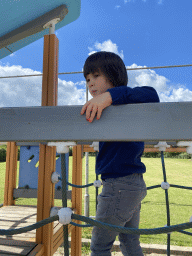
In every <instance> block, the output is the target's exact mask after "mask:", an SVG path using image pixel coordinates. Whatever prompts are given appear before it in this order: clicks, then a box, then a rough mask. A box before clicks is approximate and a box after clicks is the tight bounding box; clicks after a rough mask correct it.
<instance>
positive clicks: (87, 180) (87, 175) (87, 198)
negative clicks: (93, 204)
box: [84, 152, 89, 217]
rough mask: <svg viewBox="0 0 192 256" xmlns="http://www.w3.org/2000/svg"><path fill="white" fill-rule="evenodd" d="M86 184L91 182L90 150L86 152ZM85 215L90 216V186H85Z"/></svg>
mask: <svg viewBox="0 0 192 256" xmlns="http://www.w3.org/2000/svg"><path fill="white" fill-rule="evenodd" d="M85 160H86V162H85V184H88V183H89V152H85ZM84 198H85V203H84V215H85V217H89V188H88V187H86V188H85V196H84Z"/></svg>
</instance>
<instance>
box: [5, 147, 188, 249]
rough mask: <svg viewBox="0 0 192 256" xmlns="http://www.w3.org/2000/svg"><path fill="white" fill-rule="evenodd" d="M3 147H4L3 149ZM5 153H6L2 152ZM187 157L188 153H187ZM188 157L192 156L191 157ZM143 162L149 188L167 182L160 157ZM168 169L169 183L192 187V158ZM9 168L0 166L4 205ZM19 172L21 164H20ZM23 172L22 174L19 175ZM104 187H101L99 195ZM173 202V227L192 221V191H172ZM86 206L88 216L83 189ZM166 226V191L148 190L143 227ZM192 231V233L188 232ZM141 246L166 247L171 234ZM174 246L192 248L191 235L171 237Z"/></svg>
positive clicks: (170, 162) (146, 239)
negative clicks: (164, 178)
mask: <svg viewBox="0 0 192 256" xmlns="http://www.w3.org/2000/svg"><path fill="white" fill-rule="evenodd" d="M1 148H3V147H1ZM1 152H4V151H3V150H2V149H1ZM185 154H186V153H185ZM188 157H190V156H189V155H188ZM142 162H143V163H144V164H145V165H146V168H147V171H146V173H145V174H144V179H145V182H146V185H147V187H149V186H152V185H157V184H161V182H162V181H163V172H162V165H161V159H160V158H158V157H151V158H148V157H143V158H142ZM82 166H83V179H82V183H83V184H84V183H85V157H84V158H83V163H82ZM165 168H166V172H167V181H168V182H169V183H170V184H176V185H182V186H191V187H192V180H191V178H190V176H191V172H192V161H191V159H179V158H177V159H175V158H168V157H167V158H166V159H165ZM5 169H6V163H5V162H2V163H0V203H3V198H4V182H5ZM18 170H19V161H18ZM18 173H19V172H18ZM94 180H95V156H94V155H91V154H90V155H89V182H93V181H94ZM71 181H72V157H71V156H70V157H69V182H71ZM17 182H18V175H17ZM69 189H71V188H69ZM101 189H102V188H99V193H100V192H101ZM168 192H169V202H170V214H171V225H175V224H180V223H185V222H189V219H190V217H191V215H192V203H191V198H192V191H191V190H183V189H178V188H170V189H169V191H168ZM82 195H83V203H82V214H83V215H84V195H85V189H82ZM89 195H90V216H95V212H96V206H95V198H96V196H95V188H94V187H90V188H89ZM16 204H17V205H36V204H37V199H23V198H19V199H17V200H16ZM55 206H62V204H61V200H55ZM68 206H69V207H70V206H71V202H70V200H68ZM165 225H166V204H165V192H164V190H162V189H161V188H157V189H152V190H149V191H148V194H147V196H146V198H145V199H144V200H143V202H142V208H141V218H140V228H142V229H145V228H156V227H163V226H165ZM91 231H92V228H83V229H82V234H83V237H84V238H91ZM187 231H190V232H192V230H187ZM117 240H118V238H117ZM140 241H141V243H149V244H166V243H167V235H166V234H162V235H142V236H141V237H140ZM171 245H178V246H191V247H192V240H191V237H190V236H187V235H184V234H181V233H178V232H173V233H172V234H171Z"/></svg>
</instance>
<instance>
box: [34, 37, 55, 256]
mask: <svg viewBox="0 0 192 256" xmlns="http://www.w3.org/2000/svg"><path fill="white" fill-rule="evenodd" d="M58 48H59V40H58V38H57V37H56V35H54V34H52V35H46V36H44V56H43V82H42V106H57V90H58V88H57V87H58ZM55 166H56V147H49V146H47V145H42V144H40V152H39V174H38V199H37V221H41V220H43V219H46V218H48V217H50V210H51V207H53V206H54V194H55V191H54V190H55V184H53V183H52V182H51V175H52V173H53V172H54V171H55ZM53 228H54V223H50V224H47V225H45V226H43V227H42V228H39V229H37V231H36V242H37V243H42V244H44V245H45V255H46V256H51V255H53Z"/></svg>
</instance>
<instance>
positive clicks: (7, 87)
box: [0, 65, 86, 107]
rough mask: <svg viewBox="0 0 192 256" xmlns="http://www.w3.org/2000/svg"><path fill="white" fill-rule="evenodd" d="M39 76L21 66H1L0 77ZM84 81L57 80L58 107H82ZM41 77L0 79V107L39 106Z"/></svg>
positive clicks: (83, 101)
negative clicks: (79, 87)
mask: <svg viewBox="0 0 192 256" xmlns="http://www.w3.org/2000/svg"><path fill="white" fill-rule="evenodd" d="M29 74H40V72H37V71H34V70H32V69H28V68H23V67H21V66H1V65H0V77H3V76H19V75H29ZM78 85H79V86H81V87H82V85H84V87H85V81H81V82H79V83H73V82H71V81H69V82H66V81H64V80H61V79H58V105H83V104H84V103H85V94H86V93H85V89H78ZM41 93H42V76H37V77H35V76H34V77H24V78H6V79H0V107H25V106H41Z"/></svg>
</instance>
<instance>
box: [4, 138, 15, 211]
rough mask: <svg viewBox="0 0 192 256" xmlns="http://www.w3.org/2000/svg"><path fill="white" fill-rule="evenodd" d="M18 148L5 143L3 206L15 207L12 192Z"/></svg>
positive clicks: (10, 143) (13, 143) (13, 144)
mask: <svg viewBox="0 0 192 256" xmlns="http://www.w3.org/2000/svg"><path fill="white" fill-rule="evenodd" d="M17 156H18V147H17V146H16V142H8V143H7V154H6V175H5V189H4V204H3V205H4V206H8V205H15V200H13V190H14V188H16V177H17Z"/></svg>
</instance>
